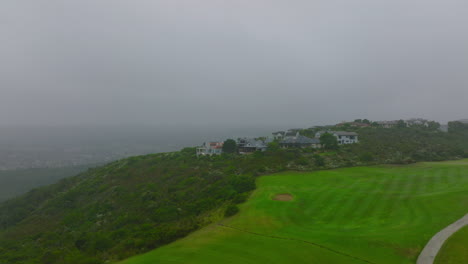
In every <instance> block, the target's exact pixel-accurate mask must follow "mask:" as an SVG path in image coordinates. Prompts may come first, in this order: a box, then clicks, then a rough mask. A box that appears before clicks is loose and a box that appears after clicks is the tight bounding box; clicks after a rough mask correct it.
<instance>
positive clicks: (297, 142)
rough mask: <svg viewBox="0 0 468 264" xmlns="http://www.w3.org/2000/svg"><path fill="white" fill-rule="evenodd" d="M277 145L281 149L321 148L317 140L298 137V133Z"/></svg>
mask: <svg viewBox="0 0 468 264" xmlns="http://www.w3.org/2000/svg"><path fill="white" fill-rule="evenodd" d="M279 144H280V147H282V148H320V147H321V146H322V145H321V144H320V140H319V139H317V138H309V137H306V136H302V135H299V132H297V133H296V134H295V135H294V136H292V135H291V136H288V137H285V139H283V140H282V141H280V142H279Z"/></svg>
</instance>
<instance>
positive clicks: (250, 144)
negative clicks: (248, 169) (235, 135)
mask: <svg viewBox="0 0 468 264" xmlns="http://www.w3.org/2000/svg"><path fill="white" fill-rule="evenodd" d="M270 141H271V140H268V139H265V140H260V139H254V138H239V139H238V140H237V149H238V151H239V153H240V154H247V153H252V152H255V151H265V150H267V147H268V145H267V144H268V143H269V142H270Z"/></svg>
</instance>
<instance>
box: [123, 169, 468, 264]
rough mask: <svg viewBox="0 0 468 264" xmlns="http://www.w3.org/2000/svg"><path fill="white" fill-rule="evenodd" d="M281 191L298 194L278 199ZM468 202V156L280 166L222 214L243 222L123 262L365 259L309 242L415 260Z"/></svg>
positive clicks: (368, 256)
mask: <svg viewBox="0 0 468 264" xmlns="http://www.w3.org/2000/svg"><path fill="white" fill-rule="evenodd" d="M278 193H291V194H292V195H293V196H294V197H295V198H294V200H293V201H291V202H281V201H273V200H272V199H271V198H272V196H274V195H275V194H278ZM467 203H468V160H463V161H457V162H442V163H419V164H415V165H409V166H378V167H357V168H348V169H338V170H330V171H320V172H315V173H295V172H290V173H280V174H274V175H270V176H265V177H260V178H259V179H258V189H257V190H256V191H255V192H254V193H253V195H252V197H251V199H249V201H248V202H246V203H245V204H243V205H242V206H241V212H240V213H239V214H238V215H236V216H234V217H232V218H230V219H226V220H224V221H223V222H222V223H223V224H225V225H227V226H230V227H234V228H237V229H240V230H236V229H231V228H228V227H224V226H219V225H216V224H214V225H211V226H210V227H208V228H205V229H202V230H200V231H198V232H196V233H194V234H192V235H190V236H188V237H186V238H184V239H182V240H179V241H177V242H175V243H172V244H169V245H167V246H164V247H161V248H159V249H156V250H155V251H152V252H150V253H148V254H144V255H140V256H136V257H134V258H131V259H128V260H126V261H124V262H122V264H146V263H220V262H221V260H222V261H223V262H226V263H365V262H364V261H358V260H356V259H353V258H350V257H345V256H343V255H340V254H336V253H334V252H331V251H329V250H325V249H322V248H320V247H317V246H314V245H311V244H307V243H306V242H312V243H317V244H319V245H321V246H324V247H327V248H330V249H333V250H335V251H339V252H341V253H344V254H347V255H352V256H355V257H357V258H360V259H364V260H368V261H369V262H372V263H412V262H414V261H415V260H416V258H417V255H418V254H419V252H420V250H421V249H422V248H423V246H424V245H425V244H426V242H427V241H428V240H429V239H430V238H431V237H432V236H433V235H434V234H435V233H436V232H438V231H439V230H440V229H442V228H444V227H445V226H447V225H448V224H450V223H452V222H454V221H455V220H457V219H458V218H460V217H462V216H463V215H464V214H466V210H467V209H466V204H467ZM241 230H244V231H241ZM245 231H248V232H254V233H255V234H252V233H248V232H245ZM259 234H260V235H259ZM261 235H265V236H261ZM267 236H271V237H267ZM281 238H285V239H289V240H285V239H281Z"/></svg>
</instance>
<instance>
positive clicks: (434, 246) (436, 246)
mask: <svg viewBox="0 0 468 264" xmlns="http://www.w3.org/2000/svg"><path fill="white" fill-rule="evenodd" d="M466 225H468V214H466V215H465V216H464V217H463V218H461V219H460V220H458V221H456V222H455V223H453V224H451V225H449V226H447V227H446V228H444V229H442V230H441V231H439V233H437V234H436V235H435V236H433V237H432V238H431V240H429V242H428V243H427V244H426V246H425V247H424V249H423V251H422V252H421V254H419V257H418V261H417V262H416V264H432V263H434V259H435V257H436V256H437V253H439V250H440V248H441V247H442V245H443V244H444V242H445V241H446V240H447V239H448V238H449V237H450V236H451V235H453V234H454V233H455V232H457V231H458V230H460V229H461V228H462V227H464V226H466Z"/></svg>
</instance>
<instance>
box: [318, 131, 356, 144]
mask: <svg viewBox="0 0 468 264" xmlns="http://www.w3.org/2000/svg"><path fill="white" fill-rule="evenodd" d="M325 133H330V134H332V135H333V136H335V137H336V140H338V145H344V144H354V143H358V142H359V138H358V134H357V133H356V132H347V131H320V132H317V133H315V137H316V138H320V136H321V135H323V134H325Z"/></svg>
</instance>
